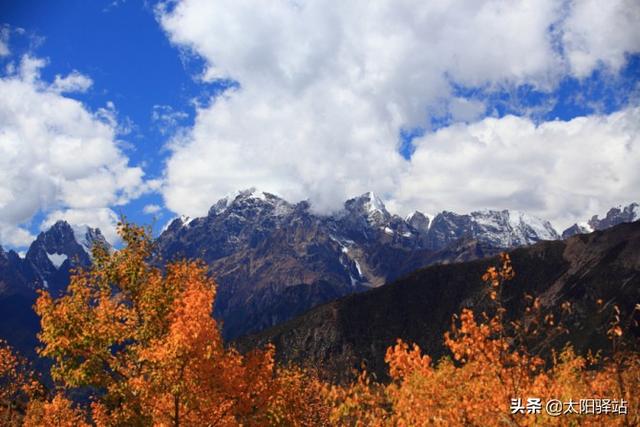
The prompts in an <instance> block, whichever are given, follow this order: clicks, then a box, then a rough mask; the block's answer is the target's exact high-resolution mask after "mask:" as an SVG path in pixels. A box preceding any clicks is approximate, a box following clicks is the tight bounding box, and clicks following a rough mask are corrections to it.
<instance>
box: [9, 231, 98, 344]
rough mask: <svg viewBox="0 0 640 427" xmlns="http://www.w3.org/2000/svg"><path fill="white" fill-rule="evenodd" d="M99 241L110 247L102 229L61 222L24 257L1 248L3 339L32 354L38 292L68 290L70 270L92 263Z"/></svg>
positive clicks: (40, 237)
mask: <svg viewBox="0 0 640 427" xmlns="http://www.w3.org/2000/svg"><path fill="white" fill-rule="evenodd" d="M96 242H99V243H100V244H105V245H108V244H107V243H106V240H105V239H104V237H103V236H102V234H101V233H100V230H98V229H91V228H86V227H84V228H75V229H74V228H73V227H71V226H70V225H69V224H68V223H66V222H64V221H59V222H57V223H55V224H54V225H53V226H52V227H51V228H50V229H49V230H47V231H44V232H42V233H40V234H39V235H38V237H37V239H36V240H35V241H34V242H33V243H32V244H31V246H30V247H29V250H28V251H27V253H26V256H25V257H24V258H21V257H20V256H19V255H18V254H17V253H16V252H14V251H9V252H5V251H4V250H1V249H0V337H2V338H3V339H7V340H8V341H9V342H10V343H11V344H12V345H13V346H15V347H16V348H18V349H20V350H21V351H22V352H23V353H25V354H27V355H33V354H34V350H35V346H36V344H37V341H36V336H35V335H36V332H37V331H38V329H39V319H38V318H37V316H36V314H35V313H34V311H33V308H32V307H33V304H34V303H35V300H36V297H37V293H36V291H37V290H38V289H47V290H49V291H50V292H52V294H54V295H57V294H59V293H60V292H62V291H63V290H64V289H66V287H67V285H68V283H69V271H70V269H72V268H75V267H87V266H89V265H90V264H91V257H90V247H91V246H92V245H93V244H94V243H96ZM0 248H1V247H0Z"/></svg>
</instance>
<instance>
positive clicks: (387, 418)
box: [327, 254, 640, 426]
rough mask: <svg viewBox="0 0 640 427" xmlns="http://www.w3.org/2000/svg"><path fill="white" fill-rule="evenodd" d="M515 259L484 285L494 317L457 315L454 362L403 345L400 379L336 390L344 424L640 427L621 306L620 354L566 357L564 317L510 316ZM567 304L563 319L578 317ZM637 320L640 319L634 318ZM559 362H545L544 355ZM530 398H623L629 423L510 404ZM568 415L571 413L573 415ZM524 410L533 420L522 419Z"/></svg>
mask: <svg viewBox="0 0 640 427" xmlns="http://www.w3.org/2000/svg"><path fill="white" fill-rule="evenodd" d="M514 274H515V273H514V271H513V267H512V266H511V260H510V258H509V256H508V255H506V254H503V255H502V256H501V263H500V265H499V266H497V267H490V268H489V269H488V270H487V272H486V274H485V275H484V276H483V280H484V281H485V282H486V287H485V295H486V297H487V299H488V301H490V304H488V306H487V310H485V311H482V312H481V313H474V312H473V311H472V310H469V309H464V310H462V312H461V313H460V314H459V315H457V316H454V318H453V321H452V325H451V329H450V330H449V331H448V332H447V333H446V334H445V337H444V340H445V344H446V345H447V347H448V348H449V350H450V353H451V356H450V357H444V358H442V359H441V360H439V361H438V362H437V363H434V361H432V359H431V358H430V357H429V356H427V355H425V354H423V352H422V350H421V349H420V348H419V347H418V346H417V345H411V346H410V345H408V344H407V343H404V342H403V341H401V340H398V342H397V344H396V345H395V346H392V347H390V348H389V349H388V350H387V353H386V357H385V360H386V362H387V363H388V364H389V375H390V377H391V382H390V383H389V384H386V385H382V384H379V383H376V382H372V381H371V380H370V379H368V377H367V375H366V373H362V374H361V376H360V378H359V379H358V380H357V381H355V382H354V383H352V384H350V385H348V386H346V387H337V386H334V387H333V388H331V390H330V392H329V393H327V400H328V402H329V404H330V406H331V408H332V410H331V419H332V421H333V422H334V424H336V425H349V426H357V425H363V426H364V425H374V426H382V425H390V426H391V425H392V426H430V425H443V426H448V425H477V426H498V425H512V426H529V425H577V424H579V425H612V426H615V425H638V424H639V423H640V418H639V417H640V415H639V409H640V407H639V403H640V399H639V397H638V394H637V393H636V390H637V389H638V387H640V358H639V357H638V353H637V352H633V351H623V349H622V348H621V347H622V344H621V343H622V337H623V336H624V335H625V333H627V332H628V331H627V330H628V328H629V327H630V326H629V325H630V324H631V321H629V317H628V316H627V317H624V316H622V315H621V314H620V312H619V310H617V309H615V308H614V313H613V314H614V316H613V319H612V323H611V325H610V328H609V332H608V334H609V337H610V339H611V340H612V343H613V346H614V348H613V350H614V351H613V352H612V355H611V356H609V357H594V356H589V357H583V356H580V355H577V354H575V352H574V351H573V349H572V347H571V346H570V345H569V346H566V347H565V348H564V350H563V351H562V352H561V353H560V354H557V353H556V352H554V351H553V350H552V348H551V347H550V345H551V343H552V342H553V340H554V338H556V337H558V336H559V334H562V333H564V332H565V331H566V329H565V328H564V326H563V325H562V323H563V322H562V319H561V316H562V315H560V318H556V317H554V316H553V315H552V314H551V313H548V312H545V311H544V310H543V309H542V307H541V304H540V301H539V299H536V298H533V297H527V299H528V301H529V305H528V307H527V308H526V309H525V313H523V317H522V318H521V319H517V320H513V319H511V320H510V319H507V318H506V316H505V311H506V310H505V308H504V307H503V306H502V289H503V288H504V287H505V286H508V285H509V281H510V280H511V278H513V276H514ZM571 310H572V308H571V306H570V304H568V303H565V304H562V307H561V311H562V312H567V313H568V312H570V311H571ZM631 317H632V318H633V315H632V316H631ZM543 349H544V351H546V352H548V353H549V354H551V355H552V357H551V360H544V359H543V358H542V357H541V353H542V350H543ZM528 397H533V398H540V399H541V403H542V402H544V401H545V400H546V399H558V400H561V401H563V402H566V401H571V400H572V399H575V400H576V402H575V404H576V405H577V404H578V403H577V400H578V399H582V398H591V399H616V400H618V401H620V400H622V399H624V400H626V402H627V404H628V414H627V416H616V415H611V414H607V413H600V414H593V415H578V414H577V410H576V409H575V408H574V410H575V412H570V411H569V412H567V413H566V414H562V416H551V415H549V414H547V413H546V412H545V411H544V410H543V408H540V411H538V412H537V413H535V412H534V413H530V414H527V413H526V411H512V410H511V409H512V408H511V402H512V401H511V399H518V398H520V399H523V400H525V402H526V400H527V398H528ZM564 409H565V408H563V410H564ZM521 412H525V413H521Z"/></svg>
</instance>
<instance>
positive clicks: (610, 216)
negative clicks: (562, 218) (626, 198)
mask: <svg viewBox="0 0 640 427" xmlns="http://www.w3.org/2000/svg"><path fill="white" fill-rule="evenodd" d="M638 219H640V206H639V205H638V204H637V203H631V204H630V205H628V206H625V207H621V206H618V207H616V208H611V209H609V212H607V215H606V217H605V218H603V219H600V218H598V215H594V216H593V217H592V218H591V219H590V220H589V222H588V224H589V226H591V228H593V229H594V230H604V229H606V228H610V227H613V226H614V225H618V224H622V223H623V222H633V221H636V220H638Z"/></svg>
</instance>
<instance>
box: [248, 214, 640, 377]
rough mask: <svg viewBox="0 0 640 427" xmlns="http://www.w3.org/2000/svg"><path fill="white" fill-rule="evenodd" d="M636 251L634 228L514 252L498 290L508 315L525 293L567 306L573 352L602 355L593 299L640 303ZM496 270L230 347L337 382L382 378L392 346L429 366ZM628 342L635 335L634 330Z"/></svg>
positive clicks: (429, 279)
mask: <svg viewBox="0 0 640 427" xmlns="http://www.w3.org/2000/svg"><path fill="white" fill-rule="evenodd" d="M639 253H640V222H635V223H631V224H621V225H618V226H616V227H614V228H612V229H609V230H607V231H597V232H594V233H591V234H588V235H580V236H575V237H572V238H569V239H568V240H566V241H548V242H541V243H538V244H535V245H533V246H529V247H526V248H520V249H516V250H514V251H512V252H511V258H512V260H513V265H514V268H515V271H516V277H515V279H514V280H513V281H510V282H508V284H507V285H505V287H504V291H503V292H504V299H505V303H506V307H507V310H508V313H507V315H508V316H514V315H520V314H521V313H522V312H523V309H524V307H523V305H524V298H523V295H524V294H525V293H528V294H531V295H536V296H539V297H540V299H541V301H542V304H543V306H544V307H545V308H546V309H549V310H552V311H553V310H556V311H557V309H558V308H559V306H560V304H562V302H564V301H569V302H571V304H572V306H573V315H572V317H571V318H570V319H568V320H567V322H568V323H567V325H568V326H569V327H570V331H571V333H570V335H569V336H568V337H566V338H568V339H569V340H570V341H571V342H572V343H573V344H574V346H575V348H576V349H577V350H578V351H584V350H585V349H587V348H592V349H599V348H607V345H608V343H607V340H606V330H607V329H608V322H609V320H610V319H608V318H605V316H604V315H603V314H602V312H601V310H600V308H601V306H599V305H598V304H597V302H596V301H597V300H598V299H602V300H603V305H604V306H612V305H613V304H618V305H619V306H620V307H621V308H622V310H623V311H624V312H625V313H631V312H632V311H633V309H634V305H635V304H636V303H638V302H639V301H640V257H639V256H638V254H639ZM495 262H496V260H495V259H484V260H476V261H472V262H466V263H458V264H448V265H434V266H430V267H427V268H425V269H421V270H418V271H416V272H414V273H413V274H411V275H409V276H406V277H404V278H402V279H400V280H398V281H396V282H394V283H391V284H387V285H385V286H382V287H379V288H376V289H372V290H370V291H367V292H364V293H360V294H357V295H351V296H348V297H345V298H343V299H340V300H337V301H334V302H331V303H329V304H326V305H322V306H319V307H316V308H315V309H313V310H311V311H309V312H307V313H306V314H304V315H303V316H300V317H297V318H294V319H292V320H290V321H288V322H286V323H284V324H282V325H278V326H276V327H274V328H271V329H268V330H266V331H263V332H261V333H259V334H255V335H250V336H246V337H244V338H243V339H241V340H240V341H238V343H237V344H238V345H239V347H240V348H241V349H243V350H247V349H250V348H255V347H260V346H263V345H264V344H266V343H268V342H271V343H274V344H275V345H276V349H277V352H278V353H277V357H278V359H279V360H281V361H286V362H295V363H298V364H303V365H304V364H309V365H312V366H314V367H323V368H325V369H327V370H328V371H329V372H332V373H333V374H334V375H336V376H337V377H338V378H340V377H345V376H348V375H349V373H350V371H351V369H354V368H359V367H360V363H361V362H362V361H364V362H365V363H366V365H367V369H368V370H369V371H370V372H374V373H375V374H376V375H378V377H379V378H380V377H383V376H384V375H385V372H386V365H385V363H384V354H385V351H386V349H387V347H389V346H390V345H393V344H394V343H395V340H396V339H397V338H402V339H403V340H405V341H407V342H415V343H417V344H418V345H420V347H421V348H422V349H424V350H425V351H426V352H427V353H429V354H431V355H432V356H434V357H436V358H437V357H439V356H440V355H442V354H444V353H445V349H444V345H443V333H444V332H445V331H446V330H447V329H448V328H449V326H450V322H451V316H452V315H453V314H454V313H458V312H459V311H460V309H461V308H463V307H472V308H473V307H476V308H481V307H482V301H486V298H485V294H486V288H485V286H484V285H483V284H482V282H481V279H480V277H481V275H482V273H483V272H484V271H485V270H486V268H487V266H488V265H492V264H494V263H495ZM639 317H640V316H639ZM639 320H640V319H639ZM635 334H636V336H638V335H639V334H640V331H639V330H638V329H637V328H636V330H635ZM563 342H564V341H559V342H557V343H556V344H557V345H558V346H561V345H562V344H563ZM638 342H640V340H639V341H638Z"/></svg>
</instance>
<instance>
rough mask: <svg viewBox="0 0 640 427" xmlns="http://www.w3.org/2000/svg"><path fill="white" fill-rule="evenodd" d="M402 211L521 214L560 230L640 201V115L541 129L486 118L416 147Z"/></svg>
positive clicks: (402, 190) (400, 198) (633, 111)
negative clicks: (444, 209)
mask: <svg viewBox="0 0 640 427" xmlns="http://www.w3.org/2000/svg"><path fill="white" fill-rule="evenodd" d="M414 143H415V145H416V150H415V153H414V155H413V157H412V159H411V166H410V168H409V169H408V170H407V171H406V173H405V174H404V175H403V177H402V179H401V182H400V185H399V187H398V188H399V190H398V191H397V193H396V194H395V199H394V202H395V206H397V207H398V208H399V209H401V210H403V211H405V212H406V211H407V210H409V209H411V208H420V209H422V210H424V211H426V212H436V211H437V210H439V209H442V207H443V206H446V207H447V209H451V210H457V211H460V212H468V211H470V210H473V209H477V208H478V207H486V208H496V209H507V208H512V209H520V210H524V211H526V212H530V213H532V214H536V215H538V216H540V217H542V218H546V219H549V220H551V221H552V223H553V224H554V225H556V226H558V227H559V228H563V227H566V226H569V225H571V224H572V223H574V222H576V221H584V220H585V219H587V215H591V214H595V213H602V212H606V211H607V210H608V209H609V208H610V207H612V206H616V205H618V204H622V203H629V202H631V201H634V200H640V169H639V168H638V165H640V107H635V108H629V109H625V110H623V111H619V112H616V113H613V114H610V115H604V116H589V117H580V118H576V119H573V120H571V121H568V122H562V121H553V122H546V123H543V124H540V125H538V126H536V125H535V124H534V123H533V122H532V121H530V120H529V119H527V118H522V117H515V116H506V117H503V118H500V119H496V118H485V119H484V120H481V121H479V122H477V123H473V124H458V125H454V126H450V127H448V128H445V129H441V130H439V131H437V132H435V133H433V134H430V135H427V136H424V137H422V138H419V139H417V140H414Z"/></svg>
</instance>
